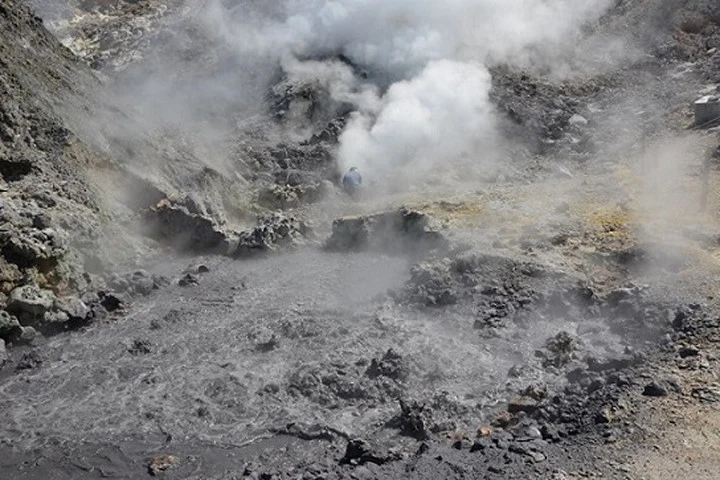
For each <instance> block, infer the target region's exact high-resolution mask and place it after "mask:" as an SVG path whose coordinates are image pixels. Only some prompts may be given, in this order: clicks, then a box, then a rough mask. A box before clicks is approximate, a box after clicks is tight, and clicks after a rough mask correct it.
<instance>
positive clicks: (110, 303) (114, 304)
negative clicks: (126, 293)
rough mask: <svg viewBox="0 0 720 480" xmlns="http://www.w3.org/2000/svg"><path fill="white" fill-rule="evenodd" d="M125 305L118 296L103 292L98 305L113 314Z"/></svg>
mask: <svg viewBox="0 0 720 480" xmlns="http://www.w3.org/2000/svg"><path fill="white" fill-rule="evenodd" d="M124 303H125V300H124V299H123V298H122V297H121V296H120V295H118V294H116V293H113V292H103V293H102V295H101V299H100V304H101V305H102V306H103V307H104V308H105V310H107V311H108V312H114V311H116V310H118V309H120V308H121V307H122V306H123V305H124Z"/></svg>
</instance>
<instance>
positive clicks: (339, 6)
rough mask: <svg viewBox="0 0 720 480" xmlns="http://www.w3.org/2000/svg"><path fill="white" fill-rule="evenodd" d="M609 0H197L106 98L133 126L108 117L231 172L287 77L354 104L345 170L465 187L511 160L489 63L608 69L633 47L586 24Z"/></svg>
mask: <svg viewBox="0 0 720 480" xmlns="http://www.w3.org/2000/svg"><path fill="white" fill-rule="evenodd" d="M611 3H612V2H610V1H609V0H593V1H588V2H573V1H569V0H553V1H550V2H548V1H542V0H513V1H510V2H508V1H504V0H503V1H500V0H482V1H479V0H476V1H467V0H465V1H459V0H456V1H451V2H444V1H442V2H441V1H430V2H421V3H419V2H411V1H389V2H388V1H311V2H306V1H285V2H279V1H274V2H267V3H258V2H247V1H243V2H232V1H225V2H221V1H219V0H210V1H205V2H187V3H185V4H184V5H183V6H182V8H180V9H179V10H177V11H176V13H173V14H171V15H170V16H169V18H168V19H166V22H168V23H169V24H171V25H172V28H171V30H172V33H168V34H166V35H163V36H161V37H160V38H158V39H155V44H154V45H153V47H152V48H151V49H150V51H149V53H148V54H147V55H146V58H145V59H144V60H143V61H140V62H139V63H135V64H130V66H128V67H127V68H126V69H125V73H124V75H121V76H120V77H119V78H118V79H116V80H114V81H113V83H112V86H111V87H110V88H108V89H107V90H106V91H104V92H103V95H104V96H106V97H108V98H113V97H117V98H118V103H119V104H121V105H123V109H125V110H126V112H127V115H128V116H129V118H128V122H124V121H123V120H122V119H118V118H116V117H114V116H111V117H110V118H109V119H106V120H105V121H104V122H101V124H102V123H106V124H108V125H107V127H106V129H107V130H108V131H110V132H111V133H110V135H112V136H114V137H120V138H126V140H125V143H132V140H130V138H134V137H137V136H140V135H142V134H143V133H145V132H148V131H154V130H158V129H161V130H171V131H177V132H178V134H177V135H178V136H179V137H181V138H183V139H184V141H185V142H188V143H190V144H191V147H190V148H191V150H193V151H194V153H195V155H196V156H198V157H201V158H202V159H203V161H204V162H206V163H207V164H208V165H210V166H212V167H213V168H217V169H219V170H220V171H226V172H228V171H229V172H232V170H233V168H234V167H233V162H232V161H231V159H230V157H231V156H232V155H233V148H232V145H231V143H232V135H233V132H234V129H235V128H236V127H237V126H238V125H239V126H241V127H242V126H245V125H247V123H248V122H251V123H252V119H253V118H256V119H257V118H258V117H262V116H263V115H265V114H266V113H267V104H266V98H267V89H268V85H269V84H270V83H271V81H272V80H273V79H274V78H277V75H278V74H280V73H282V74H284V75H286V76H287V77H288V79H289V81H290V82H292V81H302V82H316V83H317V84H319V85H322V86H323V87H325V88H326V89H327V90H328V92H329V94H330V97H331V99H332V100H333V102H334V103H333V104H332V105H330V106H328V108H329V109H331V110H332V109H336V110H337V109H347V108H351V109H352V110H353V111H354V113H353V114H352V115H351V117H350V119H349V122H348V124H347V125H346V127H345V129H344V132H343V134H342V136H341V137H340V143H339V147H338V151H337V153H336V155H337V161H338V167H339V170H340V171H344V170H346V169H347V168H349V167H350V166H357V167H358V168H359V169H360V170H361V172H362V173H363V174H364V175H365V178H366V180H367V181H368V182H370V183H377V182H380V183H382V188H381V190H393V191H403V190H407V189H408V188H410V187H412V186H415V187H416V188H417V187H418V186H419V185H420V184H422V182H423V181H428V180H432V181H438V178H437V177H442V176H443V175H444V173H446V172H447V171H448V170H449V171H452V172H453V173H454V174H455V177H456V178H455V181H457V179H462V180H463V181H465V182H473V181H478V180H479V179H481V178H482V176H483V175H484V174H487V172H488V171H490V170H493V169H495V170H496V169H498V168H503V166H502V162H504V156H503V153H504V151H505V150H504V147H505V146H506V145H507V143H508V142H513V141H515V139H512V138H503V135H502V134H501V132H499V130H498V128H497V123H498V121H497V115H496V114H495V112H494V106H493V104H492V103H491V101H490V97H489V93H490V89H491V76H490V73H489V71H488V68H489V67H492V66H495V65H515V66H518V67H523V68H529V69H531V70H535V71H542V72H544V73H545V74H549V75H551V76H555V77H557V78H562V77H564V76H566V75H568V74H569V72H570V71H573V72H574V73H573V74H575V75H577V74H578V73H579V72H583V71H598V70H602V69H605V68H609V66H610V64H611V62H618V61H620V60H621V59H622V58H623V57H624V56H627V55H629V54H630V53H629V52H630V49H629V48H625V47H626V45H625V44H624V42H623V40H622V39H621V38H613V39H612V40H608V41H603V40H602V39H601V38H599V37H593V36H592V35H591V36H589V37H588V36H587V35H586V33H587V32H583V27H584V26H585V25H587V23H588V22H592V21H595V20H597V19H598V18H599V17H600V16H601V15H603V14H604V13H605V12H606V11H607V9H608V7H609V6H610V4H611ZM180 18H181V19H182V21H180V20H179V19H180ZM583 33H585V35H583ZM581 38H582V43H580V46H581V48H577V45H578V43H577V42H580V39H581ZM153 52H154V53H153ZM611 57H612V60H610V59H611ZM343 59H344V60H343ZM279 67H280V69H279ZM128 106H134V108H133V109H129V107H128ZM331 113H332V112H328V115H331ZM233 120H234V123H233ZM284 134H285V135H291V136H292V135H295V136H297V135H303V130H302V128H300V126H298V125H295V127H294V128H293V129H291V130H290V131H289V132H285V133H284ZM176 143H177V142H176ZM449 166H452V168H449V169H448V168H447V167H449Z"/></svg>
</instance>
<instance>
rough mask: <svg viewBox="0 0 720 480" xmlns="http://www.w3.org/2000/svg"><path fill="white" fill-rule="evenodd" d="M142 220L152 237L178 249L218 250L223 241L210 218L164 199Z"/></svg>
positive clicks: (220, 232)
mask: <svg viewBox="0 0 720 480" xmlns="http://www.w3.org/2000/svg"><path fill="white" fill-rule="evenodd" d="M146 218H147V219H148V221H149V222H150V225H151V228H152V230H153V233H154V235H156V236H157V237H159V238H161V239H163V240H165V241H167V242H169V243H170V244H171V245H173V246H175V247H176V248H179V249H183V250H191V251H196V252H212V251H220V249H221V247H222V246H223V244H224V242H225V241H226V236H225V234H223V232H222V231H221V230H220V229H219V228H218V226H217V225H216V224H215V222H214V221H213V220H212V219H210V218H209V217H206V216H204V215H200V214H197V213H191V212H190V211H189V210H188V208H187V207H186V206H184V205H179V204H177V203H173V202H171V201H170V200H167V199H165V200H162V201H161V202H160V203H158V204H157V205H155V206H154V207H152V208H151V209H150V210H149V211H148V213H147V215H146Z"/></svg>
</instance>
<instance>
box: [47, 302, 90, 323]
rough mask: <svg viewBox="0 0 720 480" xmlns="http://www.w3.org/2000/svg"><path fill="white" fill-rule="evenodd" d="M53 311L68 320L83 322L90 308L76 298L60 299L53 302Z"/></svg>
mask: <svg viewBox="0 0 720 480" xmlns="http://www.w3.org/2000/svg"><path fill="white" fill-rule="evenodd" d="M54 307H55V310H57V311H59V312H62V313H64V314H66V315H67V316H68V319H69V320H84V319H85V318H86V317H87V316H88V315H89V314H90V308H89V307H88V306H87V305H85V303H83V301H82V300H80V299H79V298H77V297H73V296H68V297H60V298H58V299H56V300H55V305H54Z"/></svg>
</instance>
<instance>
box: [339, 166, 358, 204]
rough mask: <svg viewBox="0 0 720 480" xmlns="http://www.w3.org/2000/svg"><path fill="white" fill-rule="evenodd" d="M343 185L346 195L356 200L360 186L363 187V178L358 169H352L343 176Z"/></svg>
mask: <svg viewBox="0 0 720 480" xmlns="http://www.w3.org/2000/svg"><path fill="white" fill-rule="evenodd" d="M342 185H343V190H345V193H347V194H348V195H350V196H351V197H353V198H355V196H356V194H357V192H358V191H359V190H360V185H362V176H361V175H360V172H358V169H357V168H356V167H351V168H350V170H348V172H347V173H346V174H345V175H343V178H342Z"/></svg>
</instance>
